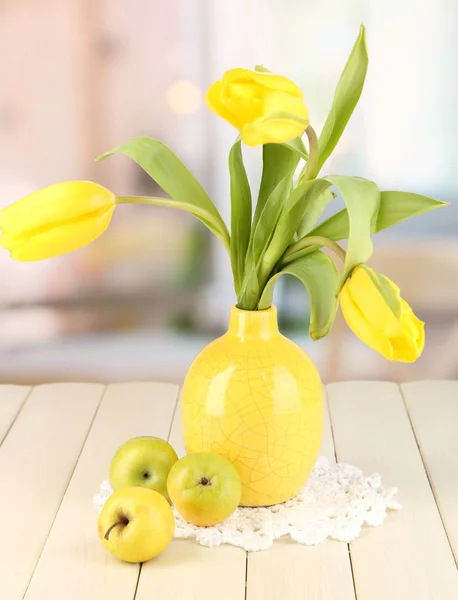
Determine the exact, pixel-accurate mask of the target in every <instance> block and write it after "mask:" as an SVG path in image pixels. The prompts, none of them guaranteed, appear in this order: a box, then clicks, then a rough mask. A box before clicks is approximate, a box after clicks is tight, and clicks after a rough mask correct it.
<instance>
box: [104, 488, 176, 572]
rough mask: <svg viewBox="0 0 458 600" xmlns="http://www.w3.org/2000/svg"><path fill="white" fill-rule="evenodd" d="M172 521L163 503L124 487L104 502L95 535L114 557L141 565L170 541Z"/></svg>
mask: <svg viewBox="0 0 458 600" xmlns="http://www.w3.org/2000/svg"><path fill="white" fill-rule="evenodd" d="M174 531H175V517H174V516H173V511H172V509H171V508H170V504H169V503H168V502H167V500H166V499H165V498H164V496H162V495H161V494H159V493H158V492H155V491H154V490H148V489H146V488H141V487H127V488H123V489H122V490H119V491H118V492H115V493H114V494H113V495H112V496H110V497H109V498H108V500H107V501H106V503H105V505H104V507H103V508H102V511H101V513H100V515H99V522H98V534H99V538H100V539H101V541H102V544H103V545H104V546H105V548H107V549H108V550H109V551H110V552H111V553H112V554H114V556H116V557H117V558H119V559H121V560H125V561H126V562H131V563H137V562H145V561H147V560H150V559H152V558H154V557H155V556H157V555H158V554H160V553H161V552H162V551H163V550H164V549H165V548H166V547H167V546H168V545H169V544H170V542H171V541H172V538H173V533H174Z"/></svg>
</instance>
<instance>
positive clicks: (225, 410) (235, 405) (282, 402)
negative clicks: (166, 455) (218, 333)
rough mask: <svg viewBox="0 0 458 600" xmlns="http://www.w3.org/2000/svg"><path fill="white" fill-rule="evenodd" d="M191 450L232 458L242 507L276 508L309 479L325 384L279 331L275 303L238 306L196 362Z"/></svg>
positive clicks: (186, 396) (190, 391) (187, 400)
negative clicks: (263, 306)
mask: <svg viewBox="0 0 458 600" xmlns="http://www.w3.org/2000/svg"><path fill="white" fill-rule="evenodd" d="M182 407H183V434H184V441H185V446H186V450H187V452H188V453H194V452H214V453H216V454H221V455H223V456H225V457H226V458H228V459H229V460H230V461H231V462H232V463H233V464H234V465H235V467H236V468H237V470H238V472H239V475H240V477H241V480H242V499H241V505H242V506H270V505H272V504H277V503H279V502H284V501H286V500H289V499H290V498H292V497H293V496H294V495H295V494H297V492H298V491H299V490H300V489H301V488H302V487H303V485H304V484H305V482H306V480H307V478H308V476H309V475H310V472H311V470H312V468H313V465H314V463H315V460H316V458H317V456H318V452H319V449H320V444H321V438H322V432H323V387H322V384H321V381H320V377H319V375H318V372H317V370H316V368H315V366H314V364H313V362H312V361H311V360H310V358H309V357H308V356H307V354H306V353H305V352H304V351H303V350H302V349H301V348H299V346H297V345H296V344H294V343H293V342H292V341H290V340H289V339H287V338H285V337H284V336H283V335H281V334H280V333H279V331H278V325H277V312H276V309H275V307H271V308H269V309H268V310H264V311H243V310H239V309H237V308H236V307H233V308H232V311H231V318H230V323H229V330H228V332H227V333H226V334H225V335H223V336H222V337H220V338H218V339H217V340H215V341H213V342H212V343H210V344H209V345H208V346H206V347H205V348H204V349H203V350H202V352H201V353H200V354H199V355H198V356H197V358H196V359H195V360H194V362H193V363H192V365H191V367H190V369H189V372H188V374H187V376H186V380H185V383H184V386H183V392H182Z"/></svg>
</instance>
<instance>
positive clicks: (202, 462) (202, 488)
mask: <svg viewBox="0 0 458 600" xmlns="http://www.w3.org/2000/svg"><path fill="white" fill-rule="evenodd" d="M167 489H168V492H169V496H170V499H171V501H172V502H173V504H174V506H175V508H176V509H177V511H178V512H179V513H180V515H181V516H182V517H183V519H185V521H188V523H192V524H193V525H199V526H209V525H217V524H218V523H221V522H222V521H224V520H225V519H227V518H228V517H229V516H230V515H231V514H232V513H233V512H234V510H235V509H236V508H237V506H238V505H239V502H240V498H241V495H242V484H241V481H240V477H239V474H238V473H237V469H236V468H235V467H234V465H233V464H232V463H230V462H229V461H228V460H227V458H224V457H223V456H219V455H218V454H211V453H209V452H197V453H196V454H188V455H187V456H185V457H184V458H181V459H180V460H179V461H178V462H176V463H175V464H174V465H173V467H172V468H171V469H170V473H169V477H168V479H167Z"/></svg>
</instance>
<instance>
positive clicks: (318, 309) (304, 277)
mask: <svg viewBox="0 0 458 600" xmlns="http://www.w3.org/2000/svg"><path fill="white" fill-rule="evenodd" d="M282 275H293V276H294V277H296V278H297V279H299V280H300V281H301V282H302V283H303V285H304V286H305V287H306V289H307V292H308V294H309V297H310V337H311V338H312V339H313V340H318V339H320V338H322V337H324V336H325V335H326V334H327V333H328V332H329V330H330V329H331V327H332V323H333V321H334V317H335V314H336V310H337V305H338V292H339V275H338V273H337V269H336V267H335V265H334V263H333V261H332V260H331V259H330V258H329V256H327V255H326V254H324V253H323V252H321V251H320V250H317V251H315V252H312V253H311V254H309V255H308V256H305V257H304V258H300V259H299V260H296V261H294V262H292V263H289V264H288V265H286V266H285V267H284V269H283V270H282V271H280V272H279V273H277V274H276V275H274V276H273V277H272V278H271V279H269V281H268V282H267V285H266V287H265V289H264V292H263V294H262V296H261V300H260V302H259V310H263V309H266V308H268V307H269V306H270V305H271V304H272V296H273V290H274V287H275V284H276V282H277V280H278V279H279V277H281V276H282Z"/></svg>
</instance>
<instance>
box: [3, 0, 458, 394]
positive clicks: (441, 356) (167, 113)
mask: <svg viewBox="0 0 458 600" xmlns="http://www.w3.org/2000/svg"><path fill="white" fill-rule="evenodd" d="M361 22H364V23H365V25H366V27H367V39H368V47H369V56H370V66H369V73H368V77H367V81H366V88H365V91H364V92H363V96H362V98H361V101H360V104H359V106H358V108H357V110H356V111H355V113H354V115H353V117H352V119H351V121H350V123H349V126H348V127H347V130H346V132H345V133H344V135H343V137H342V139H341V141H340V143H339V145H338V147H337V149H336V151H335V153H334V155H333V158H332V160H330V161H329V162H328V163H327V164H326V165H325V168H324V171H323V172H324V173H330V172H340V173H342V174H348V175H359V176H362V177H367V178H369V179H373V180H374V181H376V182H377V183H378V184H379V186H380V188H381V189H399V190H406V191H413V192H417V193H422V194H426V195H430V196H433V197H434V198H437V199H439V200H444V201H452V203H453V202H454V201H455V199H456V197H457V194H458V168H457V163H458V145H457V144H456V140H457V139H458V113H457V111H456V106H457V103H458V83H457V78H456V73H457V72H458V3H457V2H456V1H454V0H434V1H433V0H384V1H383V2H381V1H380V0H345V1H342V0H218V2H215V1H212V0H168V1H167V2H163V1H160V0H72V2H62V0H0V74H1V80H0V208H1V207H3V206H6V205H7V204H9V203H11V202H13V201H14V200H16V199H18V198H20V197H22V196H24V195H26V194H28V193H30V192H32V191H34V190H36V189H37V188H40V187H43V186H46V185H49V184H51V183H54V182H56V181H64V180H70V179H90V180H94V181H97V182H99V183H101V184H103V185H106V186H107V187H109V188H111V189H112V190H113V191H114V192H115V193H116V194H118V195H134V194H149V195H159V194H161V193H162V192H161V190H159V189H158V188H157V186H155V184H154V182H152V181H151V180H150V179H149V178H148V177H147V176H146V175H145V174H144V173H143V172H142V171H141V170H140V169H139V168H138V167H137V166H136V165H135V164H134V163H133V162H132V161H130V160H129V159H128V158H126V157H122V156H116V157H112V158H110V159H109V160H106V161H105V162H103V163H100V164H96V163H95V162H94V158H95V157H96V156H97V155H98V154H100V153H101V152H103V151H105V150H107V149H110V148H112V147H114V146H116V145H117V144H119V143H120V142H122V141H125V140H127V139H128V138H130V137H133V136H135V135H139V134H144V135H151V136H153V137H158V138H160V139H162V140H163V141H165V142H166V143H167V144H168V145H169V146H171V147H172V149H173V150H174V151H175V152H176V153H177V154H178V155H179V156H180V157H181V158H182V160H183V161H184V162H185V163H186V164H187V165H188V166H189V167H190V168H191V170H192V171H193V172H194V174H195V175H196V176H197V177H198V179H199V180H200V181H201V183H202V184H203V185H204V187H205V188H206V190H207V191H208V192H209V194H210V196H211V197H212V198H213V199H214V201H215V203H216V204H217V206H218V208H219V210H220V211H221V213H222V214H223V216H224V217H225V218H226V219H228V218H229V181H228V171H227V155H228V152H229V149H230V146H231V145H232V143H233V141H234V139H235V137H236V132H235V131H234V130H233V129H232V128H231V127H230V126H229V125H228V124H226V123H224V122H223V121H221V120H220V119H218V118H217V117H216V116H214V115H213V114H211V113H210V112H209V111H208V110H207V109H206V108H205V103H204V94H205V90H206V88H207V87H208V85H209V84H210V83H211V82H213V81H214V80H216V79H219V78H220V76H221V74H222V72H223V71H224V70H226V69H228V68H232V67H234V66H242V67H247V68H253V66H254V65H255V64H264V65H265V66H267V67H268V68H270V69H271V70H273V71H276V72H279V73H282V74H284V75H287V76H288V77H290V78H291V79H293V80H294V81H296V82H297V83H298V84H299V85H300V86H301V88H302V90H303V92H304V96H305V99H306V102H307V104H308V106H309V110H310V114H311V122H312V125H313V126H314V127H315V129H316V130H317V131H320V129H321V126H322V124H323V122H324V120H325V118H326V115H327V112H328V110H329V107H330V105H331V102H332V97H333V91H334V88H335V85H336V83H337V81H338V78H339V76H340V73H341V71H342V69H343V66H344V64H345V62H346V60H347V57H348V55H349V53H350V50H351V48H352V45H353V42H354V40H355V39H356V37H357V34H358V29H359V24H360V23H361ZM245 158H246V161H247V164H248V169H249V176H250V180H251V183H252V187H253V190H254V193H256V188H257V186H258V185H259V179H260V173H259V168H260V153H259V150H256V149H254V150H252V149H250V150H249V151H247V152H245ZM340 208H341V205H340V204H339V201H338V200H335V201H334V202H333V203H331V206H330V207H329V211H328V213H327V215H326V216H328V215H329V214H331V213H332V212H335V211H337V210H339V209H340ZM374 242H375V256H374V259H373V260H372V263H371V264H372V266H374V268H376V269H378V270H379V271H381V272H383V273H384V274H385V275H387V276H389V277H391V278H392V279H394V280H395V281H396V282H397V284H398V285H399V286H400V287H401V289H402V292H403V296H404V297H405V298H406V299H407V300H408V301H409V302H410V303H411V304H412V306H413V307H414V310H415V312H416V313H417V315H418V316H419V317H420V318H422V319H423V320H425V321H426V322H427V344H426V350H425V352H424V355H423V356H422V358H421V359H420V360H419V361H418V362H417V363H416V364H415V365H399V364H393V363H388V362H387V361H385V360H384V359H383V358H381V357H379V356H378V355H377V354H375V353H374V352H373V351H371V350H370V349H369V348H367V347H365V346H364V345H363V344H362V343H361V342H359V341H358V340H357V339H356V338H355V337H354V336H353V335H352V334H351V333H350V332H349V331H348V329H347V328H346V326H345V325H344V324H343V322H342V321H341V320H340V318H338V319H337V321H336V324H335V327H334V328H333V330H332V332H331V334H330V335H329V336H328V337H327V338H326V339H324V340H322V341H320V342H315V343H313V342H311V341H310V339H309V337H308V333H307V322H308V301H307V297H306V293H305V291H304V290H303V289H302V288H301V287H300V286H299V285H296V284H295V283H294V281H287V280H286V279H285V278H284V279H285V280H284V281H282V282H281V285H279V286H278V290H277V292H276V300H275V301H276V304H277V305H278V308H279V313H280V319H281V329H282V330H283V331H284V332H285V333H287V334H288V335H290V336H291V337H292V338H293V339H295V340H296V341H298V342H299V343H300V344H301V345H302V346H303V347H304V348H305V349H306V351H307V352H308V353H309V354H310V355H311V357H312V358H313V360H314V361H315V362H316V364H317V366H318V368H319V370H320V372H321V374H322V377H323V379H324V380H325V381H335V380H339V379H360V378H364V379H372V378H378V379H393V380H407V379H409V380H410V379H417V378H426V377H456V376H458V360H457V354H458V203H456V202H455V203H454V204H452V206H450V207H448V208H447V209H441V210H439V211H435V212H432V213H428V214H426V215H423V216H420V217H417V218H415V219H413V220H411V221H409V222H407V223H402V224H400V225H398V226H396V227H395V228H393V229H392V230H390V231H388V232H387V233H380V234H377V236H375V238H374ZM0 275H1V279H0V281H1V285H0V381H1V382H18V383H29V382H31V383H39V382H43V381H58V380H70V379H71V380H91V381H119V380H129V379H160V380H165V381H176V382H181V381H182V380H183V378H184V375H185V373H186V370H187V368H188V366H189V364H190V362H191V361H192V359H193V357H194V356H195V355H196V354H197V352H198V351H199V350H200V349H201V348H202V347H203V346H204V345H205V344H206V343H207V342H208V341H209V340H211V339H212V338H213V337H215V336H216V335H218V334H220V333H222V332H223V331H224V329H225V326H226V324H227V317H228V313H229V308H230V306H231V304H233V303H234V300H235V298H234V293H233V290H232V283H231V272H230V266H229V261H228V258H227V256H226V254H225V251H224V249H223V247H222V246H221V245H220V243H219V242H218V241H217V240H214V239H212V237H211V236H210V234H208V233H207V231H206V230H205V229H204V227H203V226H201V225H200V223H198V222H197V221H196V220H194V219H193V218H192V217H190V216H188V215H187V214H185V213H183V212H178V211H170V210H167V209H162V208H151V207H142V206H135V207H134V206H121V207H119V208H118V209H117V210H116V214H115V217H114V220H113V223H112V226H111V227H110V229H109V230H108V232H107V233H106V234H105V235H104V236H103V237H102V238H100V239H99V240H98V241H96V242H94V243H93V244H91V245H90V246H88V247H87V248H84V249H82V250H80V251H78V252H75V253H73V254H70V255H66V256H64V257H60V258H55V259H52V260H48V261H44V262H40V263H36V264H22V263H18V262H15V261H12V260H10V259H9V256H8V253H7V251H5V250H3V249H1V252H0Z"/></svg>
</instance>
